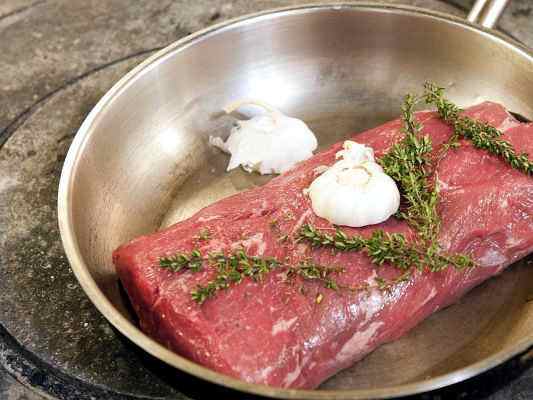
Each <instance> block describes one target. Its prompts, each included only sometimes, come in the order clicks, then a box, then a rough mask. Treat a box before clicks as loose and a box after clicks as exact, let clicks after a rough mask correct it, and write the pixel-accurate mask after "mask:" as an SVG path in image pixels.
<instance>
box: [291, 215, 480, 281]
mask: <svg viewBox="0 0 533 400" xmlns="http://www.w3.org/2000/svg"><path fill="white" fill-rule="evenodd" d="M300 238H301V239H303V240H305V241H308V242H309V243H310V244H311V245H312V246H313V247H333V248H335V249H337V250H338V251H364V252H365V253H366V254H367V255H368V256H369V257H370V260H371V261H372V263H373V264H375V265H378V266H379V265H383V264H384V263H388V264H391V265H393V266H394V267H396V268H398V269H400V270H402V271H409V270H411V269H412V268H416V269H418V270H424V269H425V268H426V269H428V270H429V271H432V272H436V271H440V270H442V269H444V268H446V267H447V266H448V265H452V266H454V267H455V268H457V269H463V268H466V267H471V266H473V262H472V260H471V259H470V258H469V257H467V256H465V255H462V254H455V255H446V254H443V253H441V252H439V251H437V249H438V247H436V246H434V247H428V248H427V249H425V250H424V249H423V248H421V247H419V245H416V244H414V245H413V244H409V243H407V240H406V239H405V236H404V235H402V234H400V233H387V232H384V231H383V230H381V229H377V230H375V231H374V232H372V235H371V236H370V237H369V238H364V237H362V236H348V235H346V233H344V232H342V231H341V230H340V229H337V231H336V232H335V234H334V235H331V234H328V233H323V232H320V231H319V230H318V229H316V228H315V227H313V226H311V225H309V224H305V225H304V226H302V228H301V230H300Z"/></svg>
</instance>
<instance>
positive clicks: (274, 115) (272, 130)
mask: <svg viewBox="0 0 533 400" xmlns="http://www.w3.org/2000/svg"><path fill="white" fill-rule="evenodd" d="M244 104H253V105H257V106H260V107H262V108H264V109H265V110H266V111H267V114H264V115H258V116H255V117H253V118H251V119H249V120H246V121H238V122H237V125H236V126H235V127H234V128H233V129H232V130H231V132H230V135H229V137H228V139H227V140H226V142H224V141H223V140H222V139H221V138H219V137H212V136H211V137H210V138H209V143H210V144H212V145H214V146H216V147H218V148H220V149H221V150H222V151H224V152H226V153H229V154H231V159H230V161H229V164H228V168H227V170H228V171H230V170H232V169H234V168H236V167H238V166H239V165H241V166H242V168H243V169H244V170H245V171H247V172H252V171H257V172H259V173H260V174H281V173H283V172H285V171H287V170H289V169H291V168H292V167H293V166H294V165H295V164H296V163H298V162H300V161H303V160H306V159H308V158H309V157H311V156H312V155H313V151H314V150H315V149H316V147H317V140H316V137H315V135H314V134H313V132H311V130H310V129H309V128H308V127H307V125H306V124H305V123H304V122H303V121H301V120H299V119H296V118H291V117H288V116H286V115H284V114H283V113H281V112H280V111H278V110H276V109H275V108H273V107H270V106H269V105H266V104H264V103H262V102H258V101H253V100H243V101H239V102H236V103H233V104H231V105H230V106H228V107H227V108H225V109H224V111H225V112H226V113H228V114H229V113H231V112H233V111H234V110H236V109H237V108H239V107H241V106H242V105H244Z"/></svg>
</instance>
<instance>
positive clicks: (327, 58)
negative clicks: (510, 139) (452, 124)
mask: <svg viewBox="0 0 533 400" xmlns="http://www.w3.org/2000/svg"><path fill="white" fill-rule="evenodd" d="M505 3H506V1H493V2H491V1H478V2H477V3H476V6H475V7H474V9H473V11H472V13H471V15H470V17H469V19H470V21H464V20H462V19H458V18H455V17H452V16H449V15H445V14H440V13H436V12H430V11H427V10H422V9H419V8H413V7H404V6H386V5H378V4H361V3H356V4H347V3H346V4H345V3H342V4H319V5H308V6H300V7H293V8H284V9H277V10H273V11H266V12H261V13H258V14H254V15H250V16H246V17H242V18H238V19H235V20H232V21H229V22H224V23H221V24H218V25H215V26H213V27H211V28H208V29H206V30H203V31H201V32H198V33H196V34H193V35H191V36H188V37H186V38H184V39H182V40H180V41H178V42H176V43H174V44H172V45H170V46H168V47H167V48H165V49H164V50H162V51H160V52H158V53H157V54H155V55H154V56H152V57H150V58H149V59H147V60H146V61H145V62H143V63H142V64H140V65H139V66H138V67H137V68H135V69H134V70H133V71H131V72H130V73H128V74H127V75H126V76H124V77H123V78H122V79H121V80H120V81H119V82H118V83H117V84H116V85H115V86H114V87H113V88H112V89H111V90H110V91H109V92H108V93H107V94H106V95H105V96H104V97H103V98H102V99H101V100H100V102H99V103H98V104H97V105H96V106H95V108H94V109H93V110H92V111H91V113H90V114H89V116H88V117H87V119H86V120H85V122H84V123H83V125H82V126H81V128H80V130H79V132H78V134H77V135H76V137H75V139H74V141H73V143H72V146H71V148H70V150H69V152H68V156H67V158H66V161H65V164H64V168H63V172H62V176H61V182H60V187H59V205H58V207H59V224H60V228H61V235H62V240H63V244H64V248H65V251H66V254H67V256H68V259H69V261H70V263H71V265H72V269H73V271H74V273H75V274H76V276H77V278H78V280H79V281H80V284H81V285H82V287H83V289H84V290H85V292H86V293H87V295H88V296H89V298H90V299H91V300H92V301H93V303H94V304H95V306H96V307H97V308H98V309H99V310H100V311H101V312H102V313H103V314H104V316H105V317H106V318H107V319H108V320H109V321H110V322H111V323H112V324H113V325H114V326H115V327H117V328H118V330H119V331H120V332H122V333H123V334H124V335H125V336H127V337H128V338H130V339H131V340H132V341H133V342H134V343H136V344H137V345H139V346H140V347H142V348H143V349H145V350H146V351H147V352H149V353H151V354H152V355H154V356H156V357H158V358H159V359H161V360H163V361H164V362H166V363H168V364H170V365H172V366H174V367H176V368H179V369H180V370H183V371H186V372H188V373H190V374H192V375H195V376H197V377H201V378H203V379H205V380H208V381H211V382H215V383H218V384H221V385H225V386H228V387H231V388H234V389H238V390H241V391H244V392H249V393H255V394H261V395H265V396H271V397H277V398H290V399H300V398H306V399H326V398H327V399H362V398H388V397H393V396H402V395H408V394H413V393H417V392H422V391H427V390H431V389H435V388H439V387H442V386H445V385H449V384H452V383H454V382H458V381H461V380H464V379H466V378H468V377H471V376H474V375H476V374H479V373H480V372H482V371H485V370H487V369H489V368H491V367H493V366H495V365H497V364H499V363H501V362H503V361H505V360H507V359H509V358H510V357H512V356H515V355H517V354H519V353H521V352H524V351H526V350H527V349H528V348H529V347H530V346H531V345H532V344H533V333H532V332H533V304H532V302H531V301H528V300H531V294H532V293H533V288H532V286H533V269H532V268H527V266H526V265H525V264H527V263H529V261H528V260H524V261H522V262H520V263H518V264H517V265H514V266H512V267H511V268H509V270H508V271H507V272H506V273H504V274H503V275H502V276H500V277H498V278H496V279H492V280H491V281H489V282H488V283H486V284H484V285H482V286H481V287H479V288H477V289H475V290H474V291H473V292H472V293H470V294H469V295H467V296H466V297H465V298H464V299H463V300H462V301H461V302H460V303H459V304H457V305H454V306H452V307H450V308H448V309H446V310H443V311H441V312H439V313H437V314H436V315H434V316H432V317H430V318H429V319H428V320H427V321H426V322H424V323H422V324H421V325H420V326H419V327H417V328H415V329H414V330H413V331H412V332H411V333H409V334H408V335H406V336H405V337H404V338H401V339H400V340H398V341H396V342H394V343H391V344H387V345H385V346H382V347H381V348H379V349H378V350H376V351H375V352H374V353H372V354H371V355H370V356H368V357H367V358H365V359H364V360H363V361H361V362H359V363H357V364H356V365H355V366H354V367H352V368H350V369H348V370H346V371H344V372H341V373H339V374H337V375H336V376H335V377H333V378H331V379H330V380H328V381H327V382H325V383H324V384H323V385H322V386H321V387H320V388H319V389H317V390H308V391H305V390H288V389H280V388H272V387H267V386H263V385H255V384H249V383H245V382H242V381H239V380H236V379H233V378H230V377H227V376H224V375H221V374H219V373H216V372H214V371H211V370H209V369H206V368H204V367H202V366H200V365H198V364H195V363H193V362H191V361H189V360H187V359H185V358H183V357H181V356H179V355H178V354H175V353H173V352H171V351H169V350H167V349H166V348H164V347H163V346H162V345H160V344H158V343H157V342H155V341H154V340H152V339H150V338H149V337H147V336H146V335H144V334H143V333H142V332H141V331H140V330H139V329H138V327H137V326H136V325H135V323H134V322H133V321H134V319H133V316H132V315H131V314H130V313H129V312H128V309H127V307H126V303H125V299H124V298H123V297H122V296H121V293H120V290H119V285H118V279H117V276H116V273H115V270H114V267H113V265H112V262H111V252H112V251H113V249H114V248H116V247H117V246H118V245H119V244H121V243H123V242H125V241H128V240H130V239H131V238H133V237H135V236H137V235H140V234H144V233H149V232H152V231H154V230H157V229H158V228H160V227H161V226H165V225H168V224H170V223H172V222H175V221H177V220H180V219H183V218H186V217H188V216H190V215H191V214H192V213H194V212H195V211H196V210H198V209H200V208H202V207H204V206H206V205H207V204H210V203H212V202H214V201H216V200H218V199H220V198H223V197H225V196H227V195H230V194H233V193H235V192H238V191H242V190H245V189H247V188H250V187H253V186H255V185H260V184H263V183H265V182H266V180H267V179H268V178H265V177H261V176H257V175H250V174H246V173H244V172H242V171H233V172H231V173H226V172H225V166H226V163H227V161H228V160H227V156H226V155H224V154H221V153H220V152H218V151H217V150H215V149H213V148H211V147H210V146H208V144H207V138H208V136H209V135H219V136H224V135H227V133H228V131H229V128H230V126H231V124H232V121H233V119H232V118H231V117H229V116H226V115H223V113H221V112H220V110H221V109H222V107H223V106H225V105H226V104H228V103H230V102H231V101H234V100H236V99H239V98H256V99H260V100H262V101H265V102H267V103H271V104H272V105H274V106H276V107H278V108H279V109H281V110H283V111H284V112H286V113H288V114H289V115H293V116H296V117H298V118H301V119H303V120H305V121H306V122H307V123H308V124H309V125H310V126H311V128H312V129H313V130H314V131H315V132H316V133H317V136H318V139H319V142H320V144H321V146H322V148H324V147H326V146H328V145H329V144H331V143H333V142H335V141H338V140H342V139H343V138H346V137H347V136H348V134H349V133H351V132H356V131H361V130H363V129H366V128H369V127H372V126H375V125H377V124H380V123H382V122H384V121H386V120H389V119H392V118H395V117H397V116H398V115H399V113H400V109H399V105H400V103H401V99H402V96H403V95H404V94H405V93H407V92H411V91H416V90H419V89H420V88H421V85H422V83H423V82H424V81H425V80H432V81H434V82H437V83H438V84H440V85H444V86H446V87H447V88H448V92H447V93H448V95H449V96H450V97H451V99H452V100H454V101H455V102H457V103H459V104H462V105H468V104H473V103H478V102H480V101H481V100H484V99H490V100H493V101H497V102H501V103H503V104H505V105H506V107H507V108H509V109H510V110H513V111H515V112H517V113H519V114H521V115H523V116H525V117H527V118H529V119H531V118H532V117H533V55H532V53H531V51H530V50H528V49H527V48H524V47H523V46H521V45H520V44H519V43H516V42H515V41H513V40H510V39H509V38H507V37H505V36H503V35H501V34H499V33H497V32H495V31H493V30H490V29H488V28H487V27H490V26H492V25H493V24H494V23H495V22H496V20H497V17H498V16H499V14H500V13H501V11H502V10H503V8H504V6H505ZM476 21H480V23H481V24H482V25H484V26H485V27H482V26H481V25H478V24H477V23H475V22H476ZM243 113H244V114H245V115H248V116H250V115H252V113H253V110H244V111H243Z"/></svg>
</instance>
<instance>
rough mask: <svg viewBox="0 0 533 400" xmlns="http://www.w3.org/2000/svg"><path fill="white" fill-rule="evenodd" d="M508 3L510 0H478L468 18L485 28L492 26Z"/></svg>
mask: <svg viewBox="0 0 533 400" xmlns="http://www.w3.org/2000/svg"><path fill="white" fill-rule="evenodd" d="M508 3H509V0H477V1H476V3H475V4H474V7H472V11H470V14H468V17H467V18H466V19H467V20H468V21H470V22H473V23H476V24H479V25H481V26H483V27H485V28H492V27H494V25H496V23H497V22H498V19H499V18H500V15H502V13H503V10H505V7H506V6H507V4H508Z"/></svg>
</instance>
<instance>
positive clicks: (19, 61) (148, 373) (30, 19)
mask: <svg viewBox="0 0 533 400" xmlns="http://www.w3.org/2000/svg"><path fill="white" fill-rule="evenodd" d="M309 2H310V1H297V0H286V1H285V0H258V1H247V0H235V1H222V0H197V1H194V0H169V1H149V0H145V1H137V2H132V1H130V0H113V1H106V0H93V1H82V0H62V1H60V0H57V1H53V0H48V1H47V0H3V1H2V2H0V37H1V38H2V40H0V71H2V74H0V146H2V143H4V141H5V144H4V145H3V147H0V171H1V174H0V326H2V327H4V328H5V329H6V331H7V332H8V333H9V334H10V335H12V336H13V337H14V338H15V339H16V341H18V343H20V344H21V345H22V346H23V347H24V348H25V349H27V350H29V351H30V352H31V353H32V354H34V355H36V357H37V359H38V360H40V361H42V362H44V363H45V364H46V366H49V367H51V368H53V369H54V370H57V371H59V373H60V376H58V378H57V381H58V382H59V383H57V384H56V383H54V384H52V383H50V382H48V381H46V379H44V378H43V377H40V376H36V375H35V373H33V375H32V372H31V371H30V372H28V369H29V367H28V366H25V365H22V366H21V365H15V364H16V363H14V362H12V361H9V360H12V357H11V358H10V354H8V353H9V351H8V350H5V349H4V350H3V349H2V347H0V364H3V365H4V366H6V367H7V369H8V370H9V374H7V373H5V372H3V371H0V399H10V400H11V399H13V400H15V399H16V400H21V399H28V400H36V399H43V398H44V397H43V395H44V392H41V393H40V394H37V393H36V392H35V391H33V390H30V389H27V388H26V386H22V385H20V384H19V383H18V382H17V381H16V380H15V379H14V378H13V377H12V376H11V375H13V376H15V377H16V378H17V379H18V380H20V381H23V382H25V383H27V384H28V385H33V386H35V387H37V388H41V389H43V390H45V391H48V392H49V393H53V394H54V396H56V397H59V398H81V397H80V396H81V395H80V394H79V393H78V394H76V393H75V392H68V391H66V392H65V391H64V390H63V391H62V389H61V387H60V386H61V382H63V381H62V379H64V378H65V377H64V376H61V373H65V374H68V375H69V376H71V377H74V378H76V379H78V380H79V385H80V386H79V387H80V388H82V389H80V390H84V389H83V388H85V386H83V385H92V384H95V385H98V387H99V388H103V389H102V390H104V391H100V392H95V393H96V394H94V396H93V397H94V398H98V399H104V398H108V397H107V396H108V395H109V396H111V397H109V398H128V396H127V394H131V395H136V396H139V395H145V396H159V397H164V398H178V399H185V398H201V393H202V388H204V389H205V386H206V384H204V383H202V382H201V381H198V380H194V379H191V378H189V377H187V376H185V375H184V374H182V373H179V372H176V371H174V370H170V369H169V368H166V367H164V366H162V365H161V364H159V363H158V362H156V361H155V360H153V359H151V358H150V357H149V356H147V355H146V354H144V353H143V352H142V351H139V350H138V349H136V348H135V347H134V346H132V345H131V344H129V342H128V341H127V340H126V339H124V338H123V337H121V336H120V335H119V334H118V333H116V331H115V330H114V329H113V328H112V327H111V326H110V325H109V324H108V323H107V322H106V321H105V320H104V318H103V317H102V316H101V315H100V314H99V313H98V312H97V311H96V309H95V308H94V307H93V306H92V304H91V303H90V301H89V300H88V299H87V297H86V296H85V295H84V293H83V291H82V290H81V288H80V287H79V285H78V283H77V282H76V280H75V278H74V276H73V274H72V272H71V270H70V267H69V265H68V262H67V261H66V258H65V256H64V254H63V251H62V247H61V244H60V241H59V232H58V227H57V223H56V210H55V206H56V200H57V185H58V181H59V173H60V170H61V166H62V163H63V160H64V157H65V154H66V151H67V149H68V146H69V144H70V141H71V139H72V137H73V135H74V134H75V132H76V130H77V129H78V127H79V125H80V124H81V122H82V120H83V118H84V117H85V116H86V115H87V113H88V112H89V111H90V109H91V108H92V107H93V106H94V104H95V103H96V102H97V101H98V99H99V98H100V97H101V96H102V95H103V94H104V93H105V91H106V90H107V89H108V88H109V87H110V86H111V85H112V84H113V83H114V82H116V81H117V80H118V79H119V78H120V77H121V76H122V75H123V74H124V73H126V72H127V71H128V70H130V69H131V68H132V67H133V66H135V65H137V64H138V63H139V62H140V61H142V60H143V59H144V58H146V57H147V56H148V55H150V54H152V53H153V52H154V51H155V50H157V49H160V48H162V47H164V46H165V45H167V44H169V43H171V42H173V41H175V40H177V39H179V38H181V37H183V36H185V35H187V34H189V33H191V32H194V31H196V30H198V29H201V28H203V27H205V26H208V25H210V24H213V23H216V22H220V21H222V20H225V19H228V18H232V17H236V16H239V15H242V14H246V13H249V12H254V11H259V10H263V9H268V8H272V7H279V6H285V5H292V4H300V3H309ZM389 3H401V4H411V5H417V6H423V7H427V8H430V9H434V10H440V11H444V12H450V13H453V14H455V15H458V16H464V15H465V12H466V10H467V9H468V8H469V7H471V4H472V3H473V1H470V0H450V1H448V2H443V1H439V0H403V1H402V0H394V1H389ZM532 10H533V2H532V1H531V0H513V2H512V5H511V6H510V7H509V9H508V10H507V11H506V14H505V15H504V16H503V18H502V20H501V23H500V27H501V28H502V29H503V30H504V31H505V32H509V33H510V34H512V35H513V36H514V37H515V38H517V39H519V40H521V41H523V42H524V43H526V44H527V45H529V46H533V22H532V21H533V11H532ZM6 140H7V141H6ZM515 367H516V365H514V364H513V368H514V370H518V369H517V368H515ZM47 368H48V367H47ZM506 368H509V367H506ZM494 374H495V373H493V375H491V377H489V378H486V379H490V380H491V382H494V381H498V380H500V381H501V382H499V381H498V382H499V383H498V384H497V385H496V386H492V388H493V390H492V392H488V394H487V393H485V392H483V393H485V394H484V398H486V399H488V400H503V399H528V398H532V397H533V369H532V368H530V369H525V371H522V372H521V373H520V374H518V375H513V379H511V380H509V379H508V378H507V376H508V375H509V373H508V370H507V369H503V372H501V373H500V375H497V374H496V375H494ZM184 380H187V382H188V383H187V384H186V385H185V386H183V385H182V386H180V385H177V384H176V382H183V381H184ZM54 385H55V386H54ZM478 385H479V383H478ZM56 386H57V387H56ZM208 387H209V388H210V390H211V392H212V393H222V394H227V393H226V392H225V391H224V390H221V389H217V388H214V387H211V386H208ZM65 390H66V389H65ZM69 390H70V389H69ZM105 390H108V391H109V393H108V392H105ZM458 390H459V391H458V392H453V394H450V393H452V392H437V393H436V394H432V395H424V396H422V397H419V398H420V399H428V400H430V399H431V400H436V399H439V398H443V399H444V398H464V399H475V398H479V397H476V396H478V395H479V388H477V387H474V388H472V387H470V386H466V387H462V388H460V389H458ZM111 392H119V393H122V394H123V395H121V396H119V397H113V395H112V394H111ZM65 393H67V394H65ZM106 393H107V394H106ZM182 393H186V394H182ZM62 396H63V397H62ZM88 396H89V395H88ZM91 396H92V395H91ZM448 396H449V397H448ZM452 396H453V397H452ZM87 398H90V397H87Z"/></svg>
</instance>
